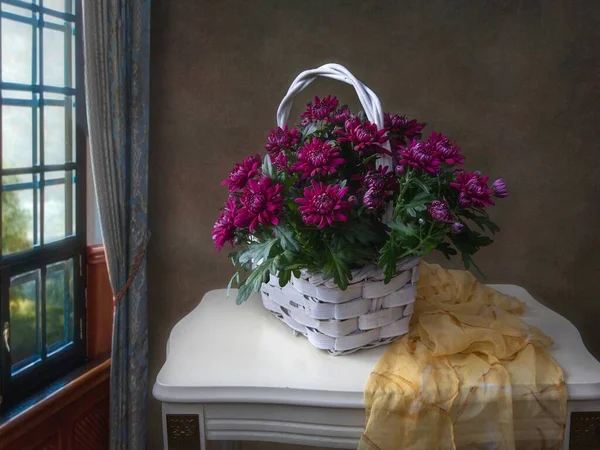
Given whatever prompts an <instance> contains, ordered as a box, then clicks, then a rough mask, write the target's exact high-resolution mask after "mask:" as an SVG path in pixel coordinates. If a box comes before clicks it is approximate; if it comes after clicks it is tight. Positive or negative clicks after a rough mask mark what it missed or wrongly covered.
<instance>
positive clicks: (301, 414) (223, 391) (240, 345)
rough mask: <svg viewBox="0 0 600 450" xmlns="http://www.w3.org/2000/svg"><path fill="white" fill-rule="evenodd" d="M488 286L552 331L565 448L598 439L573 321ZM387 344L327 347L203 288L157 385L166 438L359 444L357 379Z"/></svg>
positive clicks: (597, 396) (184, 444)
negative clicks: (564, 396)
mask: <svg viewBox="0 0 600 450" xmlns="http://www.w3.org/2000/svg"><path fill="white" fill-rule="evenodd" d="M492 287H494V288H495V289H497V290H499V291H501V292H504V293H506V294H509V295H514V296H516V297H518V298H519V299H521V300H523V301H524V302H525V303H526V304H527V308H526V311H525V315H524V316H523V319H524V320H525V321H527V322H528V323H530V324H533V325H536V326H538V327H539V328H540V329H541V330H542V331H544V332H545V333H546V334H548V335H549V336H551V337H552V339H553V340H554V341H555V344H554V346H553V347H552V348H551V349H550V352H551V354H552V356H553V357H554V358H555V359H556V361H557V362H558V363H559V364H560V365H561V366H562V368H563V370H564V373H565V378H566V382H567V390H568V399H569V401H568V407H569V423H568V425H567V438H566V439H565V449H566V448H569V440H570V433H572V434H573V437H572V438H573V439H572V440H573V442H574V444H572V445H571V450H577V449H580V448H581V449H586V450H587V449H588V448H589V449H592V448H600V363H599V362H598V361H596V359H595V358H594V357H593V356H592V355H591V354H590V353H589V352H588V351H587V350H586V348H585V347H584V345H583V342H582V340H581V337H580V335H579V332H578V331H577V329H576V328H575V327H574V326H573V325H572V324H571V323H570V322H569V321H567V320H566V319H565V318H563V317H561V316H559V315H558V314H556V313H555V312H553V311H551V310H550V309H548V308H546V307H545V306H543V305H541V304H540V303H538V302H537V301H536V300H534V299H533V298H532V297H531V295H529V293H527V291H525V290H524V289H522V288H520V287H518V286H512V285H493V286H492ZM384 351H385V347H379V348H375V349H371V350H362V351H359V352H358V353H355V354H353V355H349V356H338V357H335V356H330V355H329V354H327V353H325V352H323V351H321V350H317V349H315V348H314V347H312V346H311V345H310V344H309V343H308V342H307V341H306V339H305V338H304V337H301V336H293V334H292V332H291V330H290V329H289V328H287V327H286V326H285V325H284V324H283V323H281V322H280V321H279V320H278V319H276V318H275V317H273V316H271V314H270V313H269V312H268V311H266V310H265V309H264V308H263V306H262V304H261V302H260V299H259V297H258V296H253V297H250V299H249V300H248V301H247V302H246V303H245V304H243V305H241V306H237V305H236V304H235V294H234V293H233V294H232V297H231V298H226V296H225V290H216V291H211V292H208V293H207V294H206V295H205V296H204V298H203V299H202V301H201V302H200V304H199V305H198V307H197V308H196V309H194V310H193V311H192V312H191V313H190V314H188V315H187V316H186V317H184V318H183V319H182V320H181V321H180V322H179V323H178V324H177V325H176V326H175V327H174V328H173V330H172V332H171V336H170V338H169V342H168V343H167V359H166V362H165V364H164V366H163V367H162V369H161V371H160V373H159V374H158V377H157V379H156V383H155V385H154V389H153V394H154V397H155V398H157V399H158V400H159V401H161V402H162V414H163V436H164V448H165V449H168V450H188V449H190V450H191V449H193V450H199V449H202V450H204V449H205V448H206V440H220V441H244V440H252V441H272V442H282V443H294V444H304V445H319V446H323V447H338V448H356V445H357V442H358V439H359V437H360V435H361V433H362V430H363V425H364V419H365V418H364V406H363V388H364V385H365V383H366V381H367V378H368V377H369V374H370V372H371V369H372V368H373V367H374V366H375V364H376V363H377V361H378V360H379V358H380V357H381V355H382V353H383V352H384ZM572 412H576V414H575V415H572V414H571V413H572ZM571 418H573V420H572V422H573V423H571ZM594 427H595V428H594ZM577 443H579V444H577ZM580 444H581V445H580ZM596 444H598V445H597V446H596Z"/></svg>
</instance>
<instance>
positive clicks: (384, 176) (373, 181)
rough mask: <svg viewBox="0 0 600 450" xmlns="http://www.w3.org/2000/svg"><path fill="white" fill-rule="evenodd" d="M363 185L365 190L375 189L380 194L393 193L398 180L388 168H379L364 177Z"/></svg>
mask: <svg viewBox="0 0 600 450" xmlns="http://www.w3.org/2000/svg"><path fill="white" fill-rule="evenodd" d="M364 184H365V187H366V189H376V190H378V191H382V192H389V191H395V190H396V189H397V188H398V180H397V178H396V177H395V176H394V173H393V172H390V171H389V170H388V166H385V167H382V166H379V167H378V168H377V169H376V170H369V171H368V172H367V174H366V175H365V179H364Z"/></svg>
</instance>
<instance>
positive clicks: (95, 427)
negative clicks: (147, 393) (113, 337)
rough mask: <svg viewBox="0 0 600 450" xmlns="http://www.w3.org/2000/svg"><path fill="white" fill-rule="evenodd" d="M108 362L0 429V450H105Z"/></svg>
mask: <svg viewBox="0 0 600 450" xmlns="http://www.w3.org/2000/svg"><path fill="white" fill-rule="evenodd" d="M109 374H110V360H107V361H105V362H104V363H102V364H100V365H98V366H96V367H95V368H93V369H92V370H90V371H88V372H87V373H86V374H85V375H83V376H81V377H79V378H77V379H76V380H74V381H73V382H71V383H69V384H67V385H66V386H65V387H63V388H62V389H60V390H59V391H57V392H56V393H54V394H53V395H51V396H50V397H48V398H46V399H45V400H43V401H42V402H40V403H38V404H36V405H35V406H34V407H32V408H30V409H29V410H26V411H24V412H23V413H22V414H20V415H19V416H16V417H15V418H14V419H12V420H10V421H9V422H7V423H5V424H4V425H2V426H1V427H0V449H2V450H107V449H108V447H109V425H108V420H109Z"/></svg>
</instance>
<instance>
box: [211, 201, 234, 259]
mask: <svg viewBox="0 0 600 450" xmlns="http://www.w3.org/2000/svg"><path fill="white" fill-rule="evenodd" d="M236 208H237V204H236V201H235V197H233V196H231V197H229V198H228V199H227V202H226V203H225V208H223V211H221V214H220V215H219V218H218V219H217V221H216V222H215V226H214V227H213V231H212V240H213V245H214V246H215V248H216V249H217V251H220V250H221V249H222V248H223V246H224V245H225V243H227V242H229V243H230V244H231V245H232V246H233V240H234V238H235V234H234V233H235V225H234V220H235V214H236Z"/></svg>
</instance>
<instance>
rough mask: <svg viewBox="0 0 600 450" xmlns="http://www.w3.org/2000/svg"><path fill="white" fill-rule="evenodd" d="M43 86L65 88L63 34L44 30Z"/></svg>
mask: <svg viewBox="0 0 600 450" xmlns="http://www.w3.org/2000/svg"><path fill="white" fill-rule="evenodd" d="M42 32H43V33H44V60H43V64H44V83H43V84H44V85H46V86H66V79H65V33H64V32H63V31H57V30H53V29H50V28H44V29H43V31H42Z"/></svg>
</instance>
